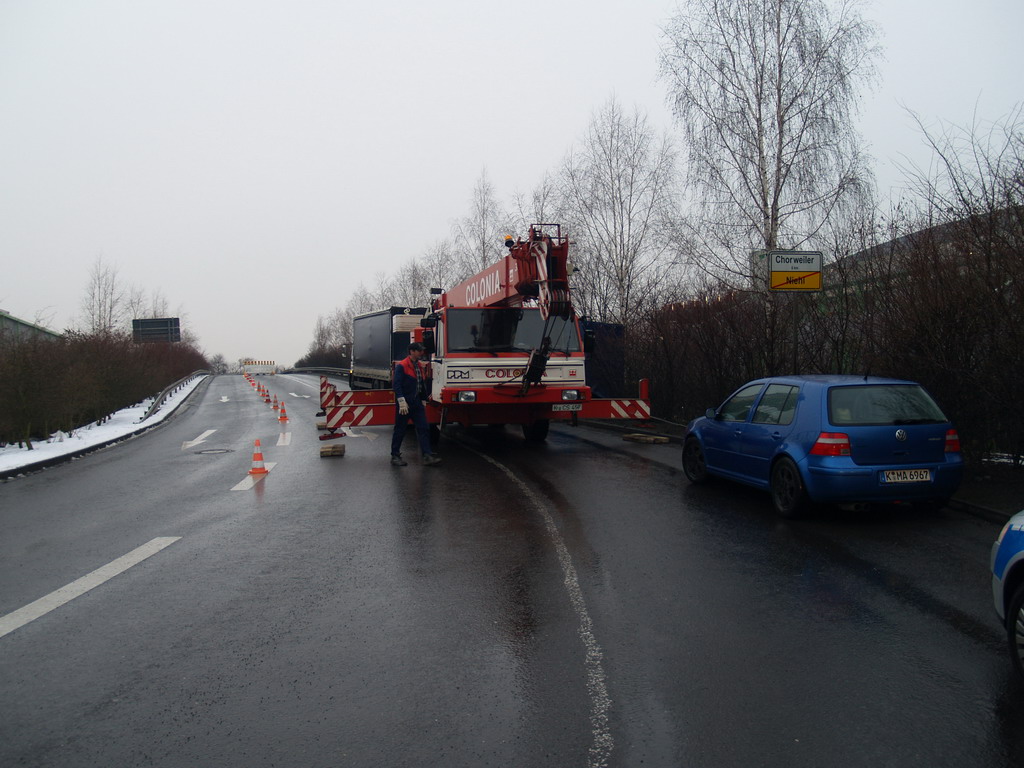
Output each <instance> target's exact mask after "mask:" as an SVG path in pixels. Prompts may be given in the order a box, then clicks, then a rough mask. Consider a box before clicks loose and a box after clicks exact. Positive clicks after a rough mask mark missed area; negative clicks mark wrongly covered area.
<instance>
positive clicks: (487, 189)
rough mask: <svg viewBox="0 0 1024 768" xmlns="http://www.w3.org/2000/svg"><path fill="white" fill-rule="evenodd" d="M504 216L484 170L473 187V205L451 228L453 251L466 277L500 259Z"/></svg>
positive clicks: (504, 226) (504, 223) (505, 223)
mask: <svg viewBox="0 0 1024 768" xmlns="http://www.w3.org/2000/svg"><path fill="white" fill-rule="evenodd" d="M506 218H507V217H506V216H505V215H504V214H503V213H502V212H501V209H500V207H499V206H498V200H497V198H496V197H495V192H494V186H493V185H492V184H491V181H490V179H489V178H487V169H486V168H485V169H484V170H483V171H481V172H480V178H479V179H478V180H477V182H476V185H475V186H474V187H473V197H472V204H471V206H470V212H469V215H468V216H465V217H464V218H462V219H460V220H459V221H458V223H457V224H456V225H455V227H454V238H455V244H456V245H455V247H456V252H457V253H458V254H459V257H460V258H461V259H462V261H463V262H464V266H465V269H466V271H468V273H469V274H472V273H474V272H477V271H478V270H481V269H484V268H485V267H486V266H487V265H488V264H493V263H494V262H495V261H497V260H498V259H500V258H501V257H502V255H503V254H502V251H501V248H502V243H503V240H504V238H503V237H502V235H503V234H505V233H504V232H502V229H504V228H507V227H508V224H507V222H506V221H505V219H506Z"/></svg>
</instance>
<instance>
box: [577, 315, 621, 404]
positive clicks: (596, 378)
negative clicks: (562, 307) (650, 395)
mask: <svg viewBox="0 0 1024 768" xmlns="http://www.w3.org/2000/svg"><path fill="white" fill-rule="evenodd" d="M580 332H582V333H583V338H584V339H585V340H586V341H585V346H586V347H587V368H586V371H587V386H588V387H590V389H591V390H592V391H593V393H594V397H629V396H631V395H627V393H626V326H624V325H621V324H619V323H599V322H596V321H594V320H580Z"/></svg>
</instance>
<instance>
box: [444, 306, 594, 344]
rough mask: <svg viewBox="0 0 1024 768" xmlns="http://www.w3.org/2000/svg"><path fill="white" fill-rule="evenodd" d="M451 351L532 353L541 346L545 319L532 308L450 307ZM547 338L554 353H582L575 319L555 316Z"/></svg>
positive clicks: (449, 334)
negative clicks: (532, 350) (531, 351)
mask: <svg viewBox="0 0 1024 768" xmlns="http://www.w3.org/2000/svg"><path fill="white" fill-rule="evenodd" d="M445 326H446V327H445V333H446V335H447V340H448V351H449V352H529V351H530V350H531V349H535V348H537V347H540V345H541V341H542V337H543V334H544V320H543V319H542V318H541V316H540V310H539V309H537V308H535V307H529V308H522V309H519V308H505V307H501V308H493V309H450V310H448V312H447V313H446V317H445ZM548 337H549V338H550V339H551V350H552V351H553V352H579V350H580V337H579V333H578V332H577V330H576V320H575V318H570V319H568V320H563V319H561V318H558V317H552V318H551V319H550V323H549V324H548Z"/></svg>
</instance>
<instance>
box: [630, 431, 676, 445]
mask: <svg viewBox="0 0 1024 768" xmlns="http://www.w3.org/2000/svg"><path fill="white" fill-rule="evenodd" d="M622 439H623V440H628V441H629V442H631V443H667V442H670V441H669V439H668V438H667V437H665V436H664V435H645V434H642V433H640V432H631V433H630V434H628V435H623V436H622Z"/></svg>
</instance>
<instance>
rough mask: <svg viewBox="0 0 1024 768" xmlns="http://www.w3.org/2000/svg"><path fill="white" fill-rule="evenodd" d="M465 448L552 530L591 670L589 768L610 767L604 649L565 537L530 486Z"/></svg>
mask: <svg viewBox="0 0 1024 768" xmlns="http://www.w3.org/2000/svg"><path fill="white" fill-rule="evenodd" d="M462 447H463V448H468V449H469V450H470V451H473V453H475V454H476V455H477V456H481V457H482V458H484V459H485V460H486V461H489V462H490V463H491V464H493V465H494V466H496V467H497V468H498V469H500V470H501V471H502V472H504V473H505V475H506V476H507V477H508V478H509V479H510V480H511V481H512V482H513V483H515V484H516V485H517V486H519V489H520V490H521V491H522V492H523V495H524V496H525V497H526V498H528V499H529V500H530V501H531V502H532V504H533V506H534V509H536V510H537V512H538V513H539V514H540V516H541V517H542V518H544V526H545V527H546V528H547V530H548V535H549V536H551V541H552V543H553V544H554V545H555V551H556V552H557V553H558V562H559V563H560V564H561V566H562V575H563V576H564V580H563V583H564V584H565V589H566V591H567V592H568V593H569V601H570V602H571V603H572V607H573V610H575V612H576V617H577V618H578V619H579V622H580V625H579V629H578V630H577V632H578V634H579V637H580V640H581V641H582V643H583V649H584V650H585V651H586V659H585V661H584V665H585V667H586V670H587V692H588V694H589V695H590V729H591V734H592V735H593V737H594V742H593V744H591V746H590V751H589V757H588V760H587V766H588V768H602V766H607V765H608V758H609V757H610V755H611V753H612V747H613V746H614V743H613V740H612V731H611V725H610V724H609V722H608V710H609V709H611V705H612V700H611V697H610V696H609V695H608V687H607V686H606V685H605V682H604V681H605V674H604V665H603V664H601V659H602V658H603V654H602V653H601V646H600V645H599V644H598V642H597V638H595V637H594V623H593V621H591V618H590V613H589V612H588V611H587V603H586V601H585V600H584V599H583V589H582V588H581V587H580V580H579V577H578V576H577V575H576V568H575V566H573V564H572V556H571V555H570V554H569V548H568V547H567V546H566V545H565V540H564V539H563V538H562V534H560V533H559V532H558V527H557V526H556V525H555V519H554V518H553V517H552V516H551V513H550V512H548V509H547V507H546V506H545V504H544V502H543V501H542V500H541V499H540V498H539V497H538V496H537V494H535V493H534V492H533V490H532V489H531V488H530V486H528V485H527V484H526V483H524V482H523V481H522V480H520V479H519V478H518V477H517V476H516V474H515V473H514V472H513V471H512V470H511V469H509V468H508V467H506V466H505V465H504V464H502V463H501V462H499V461H496V460H495V459H492V458H491V457H490V456H487V455H485V454H483V453H480V451H477V450H476V449H474V448H470V447H469V446H467V445H463V446H462Z"/></svg>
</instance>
